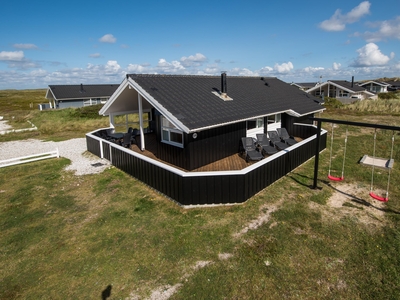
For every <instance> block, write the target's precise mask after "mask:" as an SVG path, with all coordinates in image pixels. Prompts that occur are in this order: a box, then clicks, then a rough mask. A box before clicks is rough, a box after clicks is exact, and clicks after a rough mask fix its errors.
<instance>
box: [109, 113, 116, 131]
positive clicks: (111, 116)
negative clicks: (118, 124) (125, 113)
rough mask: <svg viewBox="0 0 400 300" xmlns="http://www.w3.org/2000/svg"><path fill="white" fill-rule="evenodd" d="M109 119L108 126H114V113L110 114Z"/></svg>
mask: <svg viewBox="0 0 400 300" xmlns="http://www.w3.org/2000/svg"><path fill="white" fill-rule="evenodd" d="M109 119H110V127H112V128H115V125H114V115H113V114H110V116H109Z"/></svg>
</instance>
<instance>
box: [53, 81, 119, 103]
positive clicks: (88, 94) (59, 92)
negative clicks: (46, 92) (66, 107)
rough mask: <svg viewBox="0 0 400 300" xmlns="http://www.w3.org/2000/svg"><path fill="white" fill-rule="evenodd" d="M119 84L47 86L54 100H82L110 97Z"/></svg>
mask: <svg viewBox="0 0 400 300" xmlns="http://www.w3.org/2000/svg"><path fill="white" fill-rule="evenodd" d="M118 87H119V84H77V85H49V89H50V90H51V91H52V93H53V95H54V97H55V99H57V100H65V99H82V98H100V97H110V96H111V95H112V94H113V93H114V92H115V90H116V89H117V88H118Z"/></svg>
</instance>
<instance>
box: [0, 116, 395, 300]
mask: <svg viewBox="0 0 400 300" xmlns="http://www.w3.org/2000/svg"><path fill="white" fill-rule="evenodd" d="M64 114H67V112H64V111H59V112H54V117H53V116H52V118H53V119H54V120H56V119H57V118H58V119H67V120H68V119H69V120H71V122H72V120H75V121H74V122H75V123H76V125H74V126H77V127H79V126H80V124H83V123H84V122H85V118H73V117H71V116H70V115H67V116H64ZM44 115H45V114H43V116H44ZM57 116H58V117H57ZM323 117H327V118H340V119H346V118H350V119H351V120H353V121H364V122H370V123H371V122H376V123H379V122H381V123H384V124H386V122H390V123H391V125H397V126H400V121H399V120H398V118H396V117H393V116H390V115H377V114H368V113H365V112H363V114H358V113H356V112H351V111H350V112H349V113H348V112H347V111H343V110H340V111H338V110H337V109H331V110H329V111H328V112H326V113H324V115H323ZM43 119H45V117H43ZM92 120H93V119H92ZM94 121H96V120H94ZM38 123H40V122H38ZM43 124H44V120H43ZM329 125H330V124H324V126H323V127H324V128H326V129H327V130H328V131H330V126H329ZM347 129H348V130H349V138H348V146H347V147H348V149H347V154H346V167H345V181H344V182H340V183H334V182H328V180H327V179H326V178H327V172H328V164H329V146H330V144H328V148H327V150H325V151H324V152H322V153H321V156H320V169H319V181H318V186H319V188H320V189H317V190H313V189H310V188H309V186H310V185H311V184H312V180H313V178H312V176H313V167H314V161H313V160H310V161H308V162H307V163H305V164H303V165H302V166H301V167H299V168H297V169H296V170H294V171H293V172H291V173H289V174H288V175H287V176H285V177H284V178H282V179H281V180H279V181H278V182H276V183H275V184H273V185H272V186H270V187H268V188H267V189H265V190H263V191H262V192H260V193H259V194H257V195H256V196H254V197H253V198H251V199H250V200H249V201H247V202H246V203H245V204H243V205H238V206H221V207H213V208H193V209H183V208H181V207H179V206H178V205H176V204H175V203H173V202H172V201H170V200H168V199H166V198H165V197H163V196H162V195H159V194H158V193H156V192H155V191H154V190H152V189H150V188H148V187H147V186H145V185H143V184H142V183H140V182H139V181H137V180H136V179H134V178H132V177H130V176H128V175H127V174H125V173H124V172H122V171H120V170H118V169H116V168H114V167H111V168H109V169H107V170H106V171H104V172H103V173H101V174H96V175H85V176H75V175H74V174H72V173H71V172H67V171H65V170H64V167H65V166H67V165H68V164H69V163H70V162H69V161H68V160H67V159H64V158H60V159H52V160H46V161H42V162H34V163H29V164H25V165H20V166H13V167H9V168H2V169H0V230H1V232H2V234H1V236H0V262H1V266H0V299H101V294H102V292H103V291H104V290H106V289H107V287H108V286H111V297H110V299H146V298H149V297H150V296H151V295H153V297H154V298H157V299H159V298H160V295H161V294H164V295H166V294H168V293H169V294H170V299H282V298H288V299H397V298H398V297H399V295H400V273H399V271H398V270H399V266H400V256H399V255H398V253H399V251H400V231H399V228H400V227H399V225H400V203H399V199H400V187H399V186H398V184H397V182H399V181H400V167H399V164H398V161H399V159H400V157H399V155H400V142H399V140H400V136H399V134H398V133H396V136H395V138H396V141H397V142H396V144H395V151H394V153H395V154H394V159H395V167H394V169H393V171H392V174H391V176H392V179H391V182H392V184H391V187H390V200H389V202H387V203H386V204H382V203H378V202H376V201H374V200H372V199H371V198H370V197H369V196H368V192H369V184H370V179H371V172H370V171H371V169H370V168H369V167H366V166H361V165H360V164H358V161H359V158H360V157H361V156H362V155H364V154H371V152H372V143H373V139H372V131H371V130H370V129H368V130H366V129H363V128H358V127H348V128H347ZM345 130H346V126H343V125H341V126H338V127H335V136H334V137H335V139H334V143H333V154H334V155H333V158H332V165H333V167H332V169H333V170H334V171H335V172H340V171H341V165H342V159H343V143H344V134H345ZM40 134H43V136H47V137H48V138H51V137H55V136H56V133H40ZM20 135H22V134H20ZM391 135H392V133H391V132H386V131H379V132H378V137H377V138H378V142H379V143H378V145H379V146H378V147H377V149H376V150H377V155H380V156H382V157H388V155H389V152H388V151H390V138H391ZM65 137H67V136H65ZM14 138H16V139H18V138H20V136H18V137H14ZM328 142H330V139H329V138H328ZM376 176H377V178H376V185H377V189H382V186H383V188H384V187H385V184H386V180H387V173H386V170H383V169H382V170H378V171H377V174H376ZM344 187H350V188H351V189H350V190H345V189H344ZM346 194H348V196H346ZM339 196H340V197H341V199H344V200H343V201H342V202H339V204H337V203H336V204H335V203H333V202H332V201H333V200H332V199H334V198H335V197H339ZM345 196H346V197H345ZM156 295H158V296H156Z"/></svg>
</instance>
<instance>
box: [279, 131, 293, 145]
mask: <svg viewBox="0 0 400 300" xmlns="http://www.w3.org/2000/svg"><path fill="white" fill-rule="evenodd" d="M276 130H277V131H278V135H279V137H280V138H281V140H282V141H284V142H285V143H286V144H288V145H289V146H292V145H294V144H296V143H297V141H296V140H295V139H294V137H293V136H291V135H289V133H288V132H287V130H286V128H277V129H276Z"/></svg>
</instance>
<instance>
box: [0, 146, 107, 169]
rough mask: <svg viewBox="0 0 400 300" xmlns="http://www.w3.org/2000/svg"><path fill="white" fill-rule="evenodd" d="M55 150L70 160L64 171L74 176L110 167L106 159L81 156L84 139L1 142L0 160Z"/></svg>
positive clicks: (83, 150) (88, 155) (84, 147)
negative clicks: (68, 171)
mask: <svg viewBox="0 0 400 300" xmlns="http://www.w3.org/2000/svg"><path fill="white" fill-rule="evenodd" d="M57 148H58V151H59V153H60V156H61V157H65V158H68V159H70V160H71V164H70V165H69V166H67V167H66V170H71V171H74V172H75V175H85V174H94V173H101V172H103V171H104V169H106V168H108V167H109V166H110V162H109V161H108V160H106V159H101V158H99V157H97V156H94V155H91V154H85V155H82V154H83V153H84V152H85V151H86V150H87V149H86V138H78V139H71V140H68V141H62V142H43V141H40V140H35V139H28V140H23V141H12V142H3V143H0V160H5V159H10V158H18V157H22V156H27V155H33V154H40V153H45V152H50V151H55V150H56V149H57Z"/></svg>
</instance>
